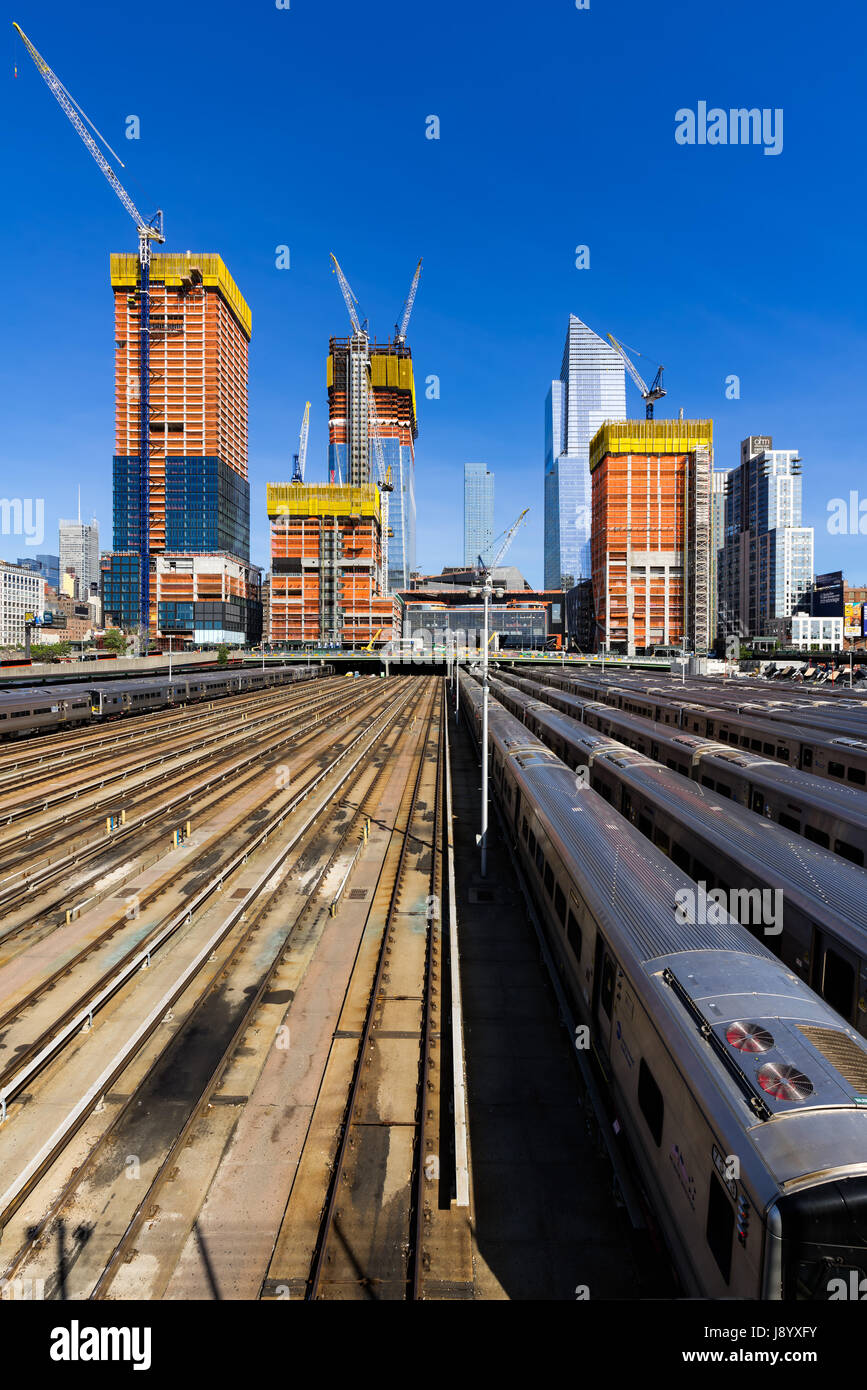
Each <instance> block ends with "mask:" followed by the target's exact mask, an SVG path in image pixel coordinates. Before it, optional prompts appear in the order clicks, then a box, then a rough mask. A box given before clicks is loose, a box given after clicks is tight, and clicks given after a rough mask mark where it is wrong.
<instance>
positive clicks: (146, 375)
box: [13, 20, 165, 645]
mask: <svg viewBox="0 0 867 1390" xmlns="http://www.w3.org/2000/svg"><path fill="white" fill-rule="evenodd" d="M13 24H14V27H15V28H16V29H17V30H18V33H19V34H20V36H21V39H22V41H23V43H24V46H25V48H26V49H27V52H28V53H29V54H30V57H31V58H32V59H33V63H34V66H35V67H36V70H37V72H38V73H39V74H40V76H41V77H42V78H43V79H44V81H45V84H46V86H47V87H48V89H49V91H50V92H51V93H52V95H53V96H54V97H55V99H56V101H57V103H58V105H59V106H60V108H61V110H62V111H63V112H64V114H65V116H66V117H67V119H68V120H69V122H70V124H71V125H72V126H73V127H74V129H75V130H76V132H77V134H78V136H79V138H80V139H81V141H82V143H83V144H84V145H85V146H86V147H87V149H88V150H89V151H90V154H91V155H92V157H93V159H94V160H95V162H96V164H97V165H98V167H99V168H100V169H101V170H102V172H103V174H104V175H105V177H106V179H107V180H108V183H109V184H110V185H111V187H112V189H113V190H114V193H115V194H116V196H117V197H118V198H119V200H120V202H121V203H122V204H123V206H124V208H125V209H126V211H127V212H128V213H129V215H130V217H131V218H132V219H133V221H134V222H135V224H136V229H137V231H138V261H139V288H140V303H139V310H140V313H139V371H140V385H139V428H140V446H141V448H140V470H139V623H140V626H141V628H142V635H143V638H144V642H145V645H146V644H147V634H148V630H149V627H150V549H149V547H150V537H149V535H148V526H149V515H150V476H149V470H150V260H151V242H152V241H156V242H158V243H162V242H164V241H165V235H164V233H163V214H162V210H161V209H158V210H157V211H156V212H155V213H154V216H153V217H152V218H151V219H150V221H147V220H146V219H145V218H144V217H142V215H141V213H140V212H139V210H138V208H137V207H136V205H135V203H134V202H133V200H132V198H131V197H130V196H129V194H128V193H127V191H126V189H125V188H124V186H123V184H122V183H121V182H120V179H119V178H118V177H117V175H116V173H115V172H114V170H113V169H112V167H111V165H110V164H109V162H108V160H107V159H106V157H105V155H104V154H103V152H102V150H101V149H100V148H99V146H98V145H97V143H96V141H95V140H94V138H93V136H92V135H91V134H90V131H89V130H88V129H87V126H88V125H89V126H90V127H91V129H92V130H94V131H96V133H97V135H99V131H97V130H96V126H94V125H93V122H92V121H90V120H89V119H88V117H87V116H85V114H84V112H83V111H82V110H81V107H80V106H79V105H78V103H77V102H76V101H75V100H74V99H73V98H72V97H71V96H70V94H69V92H68V91H67V90H66V88H65V87H64V85H63V83H62V82H61V81H60V78H59V77H58V76H57V74H56V73H55V72H54V71H53V70H52V69H51V68H50V67H49V65H48V63H46V61H45V59H44V58H43V57H42V54H41V53H40V52H39V51H38V49H36V48H35V47H34V45H33V44H32V43H31V42H30V40H29V39H28V37H27V35H26V34H25V33H24V30H23V29H22V28H21V26H20V25H19V24H15V21H14V20H13ZM82 117H83V119H82ZM85 121H86V122H87V125H85ZM99 138H100V139H101V140H102V139H103V137H102V136H101V135H100V137H99ZM103 143H104V144H105V145H106V147H107V148H108V149H111V146H110V145H108V142H107V141H105V140H103ZM111 153H112V154H113V155H114V157H115V159H117V161H118V163H119V164H120V165H121V168H122V167H123V161H122V160H121V159H119V158H118V156H117V155H116V154H114V150H111Z"/></svg>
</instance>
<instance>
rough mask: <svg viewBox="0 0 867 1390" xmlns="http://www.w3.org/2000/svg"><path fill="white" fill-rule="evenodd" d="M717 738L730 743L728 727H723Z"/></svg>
mask: <svg viewBox="0 0 867 1390" xmlns="http://www.w3.org/2000/svg"><path fill="white" fill-rule="evenodd" d="M717 738H718V739H719V740H720V742H722V743H728V741H729V731H728V729H722V728H721V729H720V731H719V733H718V734H717Z"/></svg>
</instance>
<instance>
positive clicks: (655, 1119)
mask: <svg viewBox="0 0 867 1390" xmlns="http://www.w3.org/2000/svg"><path fill="white" fill-rule="evenodd" d="M638 1105H639V1108H640V1110H641V1113H642V1115H643V1116H644V1118H645V1120H646V1121H647V1128H648V1129H649V1130H650V1132H651V1134H652V1135H653V1142H654V1144H655V1145H656V1147H657V1148H659V1146H660V1144H661V1143H662V1121H663V1118H664V1116H665V1104H664V1102H663V1099H662V1092H661V1091H660V1089H659V1087H658V1086H657V1084H656V1082H655V1081H654V1079H653V1073H652V1072H651V1070H650V1067H649V1066H648V1065H647V1063H646V1062H645V1060H644V1058H643V1057H642V1059H641V1064H640V1066H639V1068H638Z"/></svg>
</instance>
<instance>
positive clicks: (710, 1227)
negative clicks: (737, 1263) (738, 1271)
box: [705, 1173, 735, 1283]
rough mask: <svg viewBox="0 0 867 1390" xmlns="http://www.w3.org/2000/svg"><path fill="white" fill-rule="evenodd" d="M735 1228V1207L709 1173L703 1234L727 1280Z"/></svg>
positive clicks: (723, 1189)
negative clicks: (705, 1223) (705, 1221)
mask: <svg viewBox="0 0 867 1390" xmlns="http://www.w3.org/2000/svg"><path fill="white" fill-rule="evenodd" d="M734 1229H735V1209H734V1207H733V1206H732V1203H731V1198H730V1197H729V1195H728V1192H727V1191H726V1189H725V1188H724V1187H723V1185H722V1183H721V1182H720V1180H719V1178H718V1177H717V1175H716V1173H711V1175H710V1190H709V1192H708V1198H707V1225H706V1227H705V1235H706V1236H707V1243H708V1245H709V1246H710V1249H711V1254H712V1255H713V1257H714V1259H715V1260H716V1262H717V1264H718V1265H719V1272H720V1274H721V1275H722V1277H723V1279H725V1281H726V1283H728V1282H729V1279H730V1278H731V1272H732V1237H733V1235H734Z"/></svg>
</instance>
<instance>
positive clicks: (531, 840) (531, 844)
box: [527, 830, 536, 859]
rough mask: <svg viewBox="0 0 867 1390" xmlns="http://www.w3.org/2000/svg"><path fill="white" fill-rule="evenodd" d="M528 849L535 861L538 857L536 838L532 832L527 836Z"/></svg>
mask: <svg viewBox="0 0 867 1390" xmlns="http://www.w3.org/2000/svg"><path fill="white" fill-rule="evenodd" d="M527 848H528V849H529V851H530V854H531V856H532V857H533V858H534V859H535V857H536V836H535V835H534V834H533V832H532V830H531V831H530V833H529V835H528V836H527Z"/></svg>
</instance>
